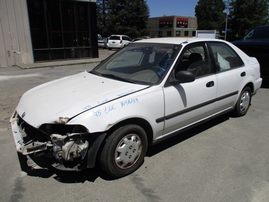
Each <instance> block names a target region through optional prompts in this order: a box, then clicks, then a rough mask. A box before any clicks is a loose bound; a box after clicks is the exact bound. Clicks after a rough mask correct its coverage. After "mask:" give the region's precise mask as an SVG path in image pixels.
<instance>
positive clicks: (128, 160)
mask: <svg viewBox="0 0 269 202" xmlns="http://www.w3.org/2000/svg"><path fill="white" fill-rule="evenodd" d="M147 147H148V140H147V135H146V133H145V131H144V130H143V128H141V127H140V126H138V125H133V124H130V125H125V126H122V127H120V128H119V129H117V130H115V131H114V132H113V133H112V134H111V135H110V136H109V137H108V138H107V139H106V142H105V145H104V148H103V150H102V152H101V156H100V165H101V167H102V168H103V170H104V171H105V172H107V173H108V174H109V175H111V176H113V177H123V176H125V175H128V174H130V173H132V172H134V171H135V170H136V169H138V168H139V167H140V166H141V164H142V163H143V161H144V157H145V155H146V152H147Z"/></svg>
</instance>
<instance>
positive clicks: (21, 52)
mask: <svg viewBox="0 0 269 202" xmlns="http://www.w3.org/2000/svg"><path fill="white" fill-rule="evenodd" d="M33 61H34V60H33V51H32V44H31V36H30V26H29V19H28V11H27V3H26V0H0V67H9V66H14V65H18V66H19V65H20V64H31V63H33Z"/></svg>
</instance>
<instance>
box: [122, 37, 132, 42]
mask: <svg viewBox="0 0 269 202" xmlns="http://www.w3.org/2000/svg"><path fill="white" fill-rule="evenodd" d="M122 39H123V40H126V41H131V39H130V38H129V37H127V36H123V37H122Z"/></svg>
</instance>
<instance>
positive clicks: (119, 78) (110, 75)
mask: <svg viewBox="0 0 269 202" xmlns="http://www.w3.org/2000/svg"><path fill="white" fill-rule="evenodd" d="M100 76H103V77H106V78H111V79H116V80H119V81H125V82H129V83H135V82H134V81H131V80H129V79H125V78H122V77H119V76H116V75H114V74H100Z"/></svg>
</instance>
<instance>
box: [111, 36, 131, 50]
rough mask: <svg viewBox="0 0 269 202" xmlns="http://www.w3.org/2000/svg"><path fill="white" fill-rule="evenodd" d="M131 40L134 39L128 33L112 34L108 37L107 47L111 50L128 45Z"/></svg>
mask: <svg viewBox="0 0 269 202" xmlns="http://www.w3.org/2000/svg"><path fill="white" fill-rule="evenodd" d="M130 42H132V39H131V38H130V37H129V36H127V35H111V36H110V37H109V38H108V42H107V48H108V49H109V50H111V49H121V48H123V47H125V46H127V45H128V44H129V43H130Z"/></svg>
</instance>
